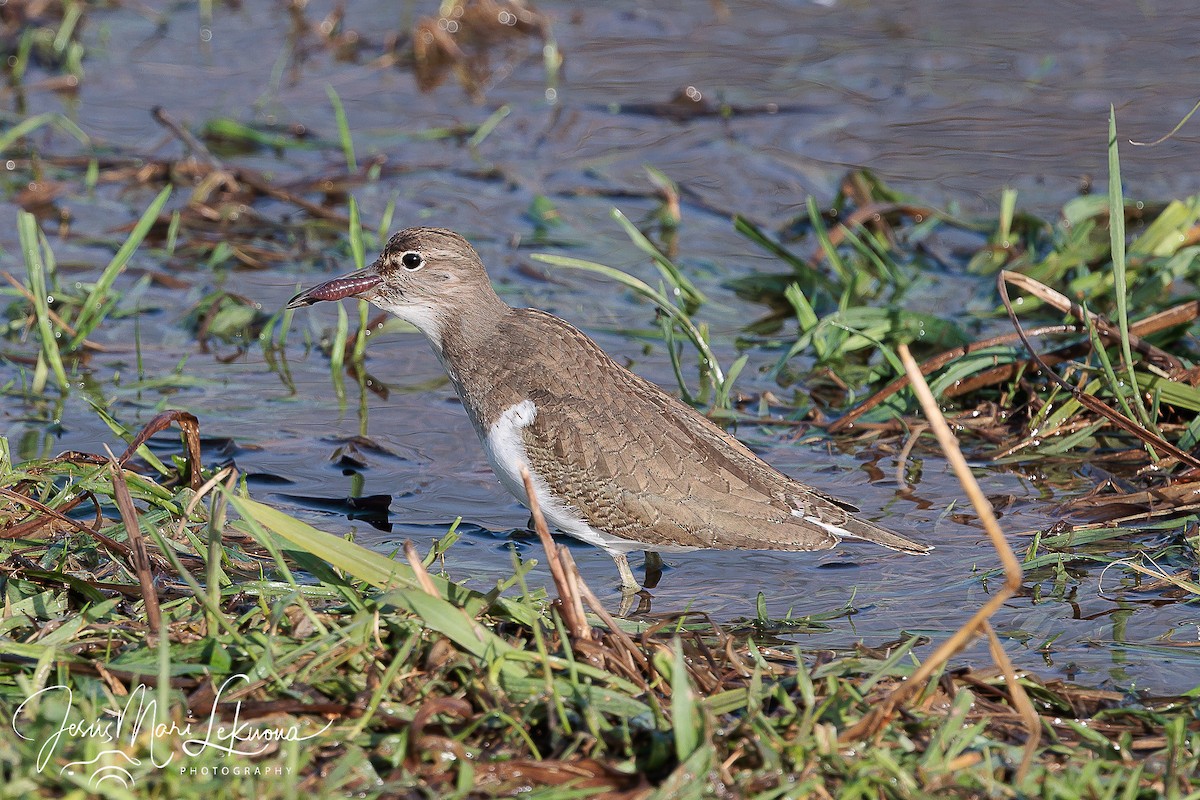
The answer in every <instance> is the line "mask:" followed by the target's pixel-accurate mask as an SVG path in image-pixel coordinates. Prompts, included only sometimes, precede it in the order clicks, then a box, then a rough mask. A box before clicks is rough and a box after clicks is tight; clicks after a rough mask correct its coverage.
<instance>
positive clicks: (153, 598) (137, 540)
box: [108, 451, 162, 635]
mask: <svg viewBox="0 0 1200 800" xmlns="http://www.w3.org/2000/svg"><path fill="white" fill-rule="evenodd" d="M108 458H109V461H108V467H109V469H110V470H111V471H112V481H113V499H114V500H116V503H117V510H118V511H120V512H121V521H122V522H124V523H125V533H126V534H127V535H128V536H129V546H130V551H131V555H132V557H133V558H132V560H133V568H134V571H135V572H136V573H137V578H138V585H139V586H141V589H142V600H143V601H144V602H145V604H146V624H147V625H148V626H149V627H150V630H151V631H152V632H153V634H154V635H157V634H158V632H159V631H160V630H162V613H161V611H160V610H159V607H158V590H157V589H156V588H155V586H154V574H153V573H152V572H151V570H150V555H149V553H148V552H147V551H146V540H145V539H144V538H143V537H142V527H141V524H140V523H139V522H138V516H137V509H135V508H134V507H133V498H132V497H131V496H130V495H129V487H128V486H126V485H125V470H124V468H122V467H121V465H120V464H118V463H117V459H116V458H115V457H114V456H113V454H112V452H111V451H110V452H109V454H108Z"/></svg>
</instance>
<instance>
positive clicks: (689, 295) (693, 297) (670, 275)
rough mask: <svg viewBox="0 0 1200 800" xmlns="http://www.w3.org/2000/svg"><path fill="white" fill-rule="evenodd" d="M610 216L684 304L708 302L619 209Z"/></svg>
mask: <svg viewBox="0 0 1200 800" xmlns="http://www.w3.org/2000/svg"><path fill="white" fill-rule="evenodd" d="M611 215H612V218H613V219H614V220H616V221H617V224H618V225H620V226H621V228H622V230H624V231H625V235H626V236H628V237H629V240H630V241H632V242H633V243H634V244H635V245H637V248H638V249H639V250H641V251H642V252H643V253H645V254H646V255H648V256H650V258H651V260H653V262H654V266H656V267H658V271H659V272H660V273H662V276H663V279H664V280H666V282H667V283H668V284H670V285H671V286H673V287H674V288H675V289H677V290H678V291H679V293H680V295H682V296H683V299H684V300H685V301H686V302H688V303H692V304H694V305H703V304H704V303H706V302H708V298H707V297H705V296H704V293H703V292H701V291H700V290H699V289H697V288H696V285H695V284H694V283H692V282H691V281H690V280H688V279H687V278H686V277H685V276H684V274H683V273H682V272H681V271H680V269H679V267H678V266H677V265H676V264H675V262H674V261H672V260H671V259H669V258H667V257H666V256H665V255H663V254H662V251H660V250H659V249H658V248H657V247H655V246H654V242H652V241H650V240H649V239H647V238H646V234H644V233H642V232H641V231H640V230H638V227H637V226H636V225H634V224H633V223H632V222H630V221H629V219H628V218H627V217H626V216H625V215H624V214H622V213H621V211H620V209H617V208H614V209H613V210H612V212H611Z"/></svg>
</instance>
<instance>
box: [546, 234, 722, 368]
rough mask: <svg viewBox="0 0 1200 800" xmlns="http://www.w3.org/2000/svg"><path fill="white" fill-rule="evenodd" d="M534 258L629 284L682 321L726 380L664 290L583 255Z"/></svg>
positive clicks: (688, 320) (678, 320)
mask: <svg viewBox="0 0 1200 800" xmlns="http://www.w3.org/2000/svg"><path fill="white" fill-rule="evenodd" d="M530 257H531V258H532V259H533V260H534V261H541V262H542V263H543V264H551V265H553V266H556V267H567V268H569V269H582V270H586V271H588V272H594V273H596V274H598V275H603V276H605V277H607V278H612V279H613V280H615V281H617V282H618V283H620V284H621V285H622V286H625V287H626V288H629V289H632V290H633V291H634V292H637V293H638V294H640V295H641V296H642V297H645V298H646V299H648V300H650V301H652V302H653V303H654V304H655V305H656V306H658V307H659V309H660V310H661V311H662V312H663V313H664V314H666V315H668V316H669V317H670V318H671V319H673V320H675V322H677V323H679V327H680V328H682V329H683V332H684V334H685V335H686V336H687V337H688V339H690V340H691V342H692V344H693V345H695V346H696V349H697V350H699V351H700V355H702V356H703V357H704V360H705V361H707V362H708V366H709V367H710V368H711V369H712V371H713V375H714V376H716V380H717V382H718V383H721V382H723V381H724V380H725V373H724V371H723V370H722V369H721V365H720V364H718V363H717V357H716V356H715V355H713V352H712V350H711V349H710V348H709V346H708V342H707V341H706V340H705V338H704V336H703V335H702V334H701V333H700V331H699V329H697V328H696V326H695V325H694V324H693V323H692V320H691V319H690V318H689V317H688V316H687V314H685V313H683V311H681V310H680V309H679V308H678V307H677V306H676V305H675V304H674V303H672V302H671V301H670V300H668V299H667V298H666V296H665V295H664V294H662V293H661V292H658V291H656V290H655V289H654V288H653V287H651V286H650V285H649V284H647V283H645V282H644V281H642V280H640V279H638V278H635V277H634V276H632V275H629V274H628V273H625V272H622V271H621V270H619V269H616V268H614V267H609V266H605V265H604V264H597V263H596V262H594V261H585V260H583V259H581V258H570V257H568V256H556V255H551V254H549V253H534V254H533V255H532V256H530Z"/></svg>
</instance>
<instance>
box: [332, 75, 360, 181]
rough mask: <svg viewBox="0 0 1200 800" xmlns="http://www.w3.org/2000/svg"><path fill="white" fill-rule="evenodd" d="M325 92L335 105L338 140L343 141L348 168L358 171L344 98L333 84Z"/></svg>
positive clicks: (334, 114)
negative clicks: (339, 95) (343, 103)
mask: <svg viewBox="0 0 1200 800" xmlns="http://www.w3.org/2000/svg"><path fill="white" fill-rule="evenodd" d="M325 94H327V95H329V102H330V104H331V105H332V106H333V117H334V119H335V120H337V129H338V140H339V141H341V143H342V153H343V154H345V156H346V169H348V170H349V171H350V172H358V159H356V158H355V157H354V139H353V138H352V137H351V136H350V122H349V120H348V119H347V118H346V109H345V107H344V106H343V105H342V98H340V97H338V93H337V90H336V89H334V88H333V87H332V86H328V85H327V86H326V87H325Z"/></svg>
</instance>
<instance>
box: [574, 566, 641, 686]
mask: <svg viewBox="0 0 1200 800" xmlns="http://www.w3.org/2000/svg"><path fill="white" fill-rule="evenodd" d="M572 563H574V562H572ZM579 594H580V595H582V596H583V599H584V600H586V601H587V604H588V606H590V607H591V609H592V611H594V612H596V616H598V617H600V620H601V622H603V623H604V624H605V625H607V626H608V630H609V632H610V633H611V634H612V636H613V637H614V638H615V639H616V640H617V641H618V642H619V643H620V644H621V646H622V647H623V648H624V649H625V650H626V651H627V652H628V653H629V655H630V656H631V657H632V658H633V661H634V663H636V664H638V665H640V666H641V667H642V669H648V668H649V667H650V661H649V660H648V659H647V658H646V654H645V653H643V652H642V651H641V650H640V649H639V648H638V646H637V645H636V644H634V641H633V639H631V638H630V637H629V634H628V633H626V632H625V631H624V630H622V628H621V626H620V625H618V624H617V621H616V619H614V618H613V615H612V614H610V613H608V609H607V608H605V607H604V604H603V603H601V602H600V600H599V599H598V598H597V597H596V595H595V593H594V592H592V589H591V587H590V586H588V585H587V583H585V582H584V580H583V578H582V577H581V578H580V579H579ZM643 684H644V681H643Z"/></svg>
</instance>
